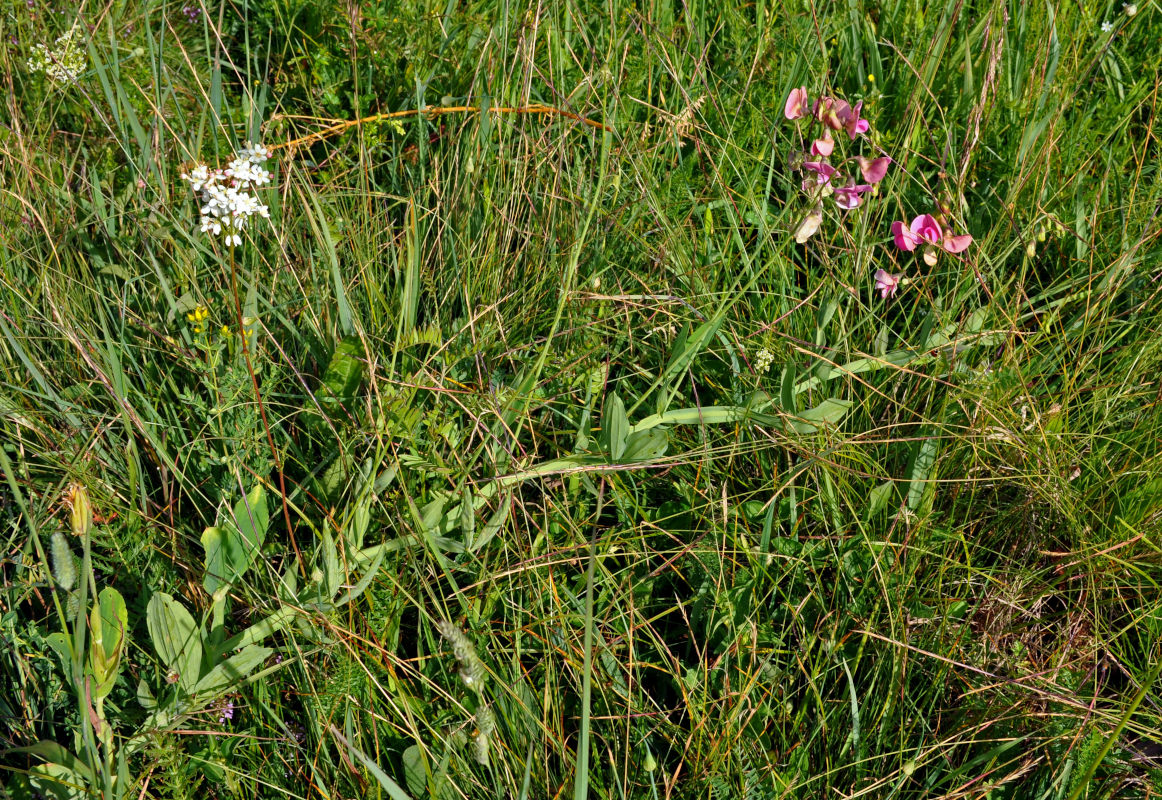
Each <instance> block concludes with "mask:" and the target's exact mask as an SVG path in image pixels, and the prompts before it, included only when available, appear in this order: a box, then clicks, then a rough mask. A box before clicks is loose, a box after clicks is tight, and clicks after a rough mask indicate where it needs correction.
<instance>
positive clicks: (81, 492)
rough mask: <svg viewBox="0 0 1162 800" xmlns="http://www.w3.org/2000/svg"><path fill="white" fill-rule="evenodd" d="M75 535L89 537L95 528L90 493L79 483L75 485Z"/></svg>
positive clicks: (73, 498)
mask: <svg viewBox="0 0 1162 800" xmlns="http://www.w3.org/2000/svg"><path fill="white" fill-rule="evenodd" d="M72 500H73V516H72V522H73V535H74V536H87V535H88V533H89V531H90V530H91V529H92V527H93V506H92V504H91V503H90V502H89V493H88V492H86V491H85V487H84V486H81V485H80V484H79V483H74V484H73V497H72Z"/></svg>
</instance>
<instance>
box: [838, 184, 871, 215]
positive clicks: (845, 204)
mask: <svg viewBox="0 0 1162 800" xmlns="http://www.w3.org/2000/svg"><path fill="white" fill-rule="evenodd" d="M871 188H872V187H871V186H869V185H868V184H866V183H860V184H856V183H855V182H849V183H848V184H847V185H846V186H840V187H837V188H836V190H835V204H836V205H837V206H839V207H840V208H843V209H846V210H848V211H850V210H851V209H853V208H859V205H860V203H862V202H863V196H862V195H863V193H864V192H870V191H871Z"/></svg>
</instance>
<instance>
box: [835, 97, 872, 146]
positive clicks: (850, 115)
mask: <svg viewBox="0 0 1162 800" xmlns="http://www.w3.org/2000/svg"><path fill="white" fill-rule="evenodd" d="M840 102H842V101H840ZM861 108H863V101H862V100H860V101H859V102H858V103H856V104H855V108H851V107H850V106H848V105H847V103H843V106H842V107H841V108H840V109H839V110H838V111H837V112H836V113H837V114H838V115H839V121H840V122H842V123H843V127H844V128H845V129H846V130H847V135H848V136H850V137H851V138H852V141H854V140H855V137H856V136H858V135H859V134H861V133H867V132H868V128H870V127H871V126H870V125H868V121H867V120H866V119H860V118H859V110H860V109H861Z"/></svg>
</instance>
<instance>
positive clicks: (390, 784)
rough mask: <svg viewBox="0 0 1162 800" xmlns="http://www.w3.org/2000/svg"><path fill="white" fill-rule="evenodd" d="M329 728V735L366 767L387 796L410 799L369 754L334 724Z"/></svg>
mask: <svg viewBox="0 0 1162 800" xmlns="http://www.w3.org/2000/svg"><path fill="white" fill-rule="evenodd" d="M330 730H331V735H332V736H334V737H335V738H336V739H338V740H339V743H340V744H341V745H343V746H344V747H346V748H347V752H348V753H349V754H350V755H352V756H354V758H355V760H356V761H358V762H359V763H360V764H362V765H363V766H364V767H366V768H367V771H368V772H370V773H371V777H373V778H375V781H376V783H378V784H379V785H380V786H381V787H382V788H383V790H384V791H385V792H387V796H388V797H390V798H391V800H411V798H410V797H409V796H408V793H407V792H405V791H404V790H403V788H402V787H401V786H400V785H399V784H398V783H396V782H395V781H393V780H392V779H391V778H390V777H389V776H388V774H387V773H386V772H384V771H383V770H382V769H381V768H380V766H379V765H378V764H376V763H375V761H374V760H373V759H372V758H371V756H369V755H367V754H366V753H364V752H363V751H362V750H360V749H359V748H358V747H356V746H355V745H353V744H351V742H349V741H348V740H347V737H346V736H344V735H343V734H342V733H340V732H339V729H338V728H336V727H335V726H334V725H331V726H330Z"/></svg>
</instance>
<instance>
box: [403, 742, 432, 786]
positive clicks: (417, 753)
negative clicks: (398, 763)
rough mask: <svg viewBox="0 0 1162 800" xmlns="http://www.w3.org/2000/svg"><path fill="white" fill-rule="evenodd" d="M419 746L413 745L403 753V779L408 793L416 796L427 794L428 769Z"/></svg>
mask: <svg viewBox="0 0 1162 800" xmlns="http://www.w3.org/2000/svg"><path fill="white" fill-rule="evenodd" d="M424 761H425V759H424V754H423V751H422V750H420V746H419V745H417V744H413V745H412V746H411V747H409V748H407V749H406V750H404V751H403V777H404V782H405V783H406V784H407V785H408V791H410V792H411V793H412V794H416V795H421V796H422V795H425V794H427V793H428V768H427V766H426V765H425V763H424Z"/></svg>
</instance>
